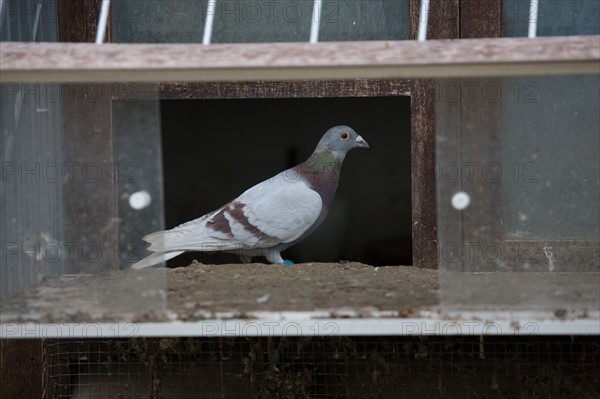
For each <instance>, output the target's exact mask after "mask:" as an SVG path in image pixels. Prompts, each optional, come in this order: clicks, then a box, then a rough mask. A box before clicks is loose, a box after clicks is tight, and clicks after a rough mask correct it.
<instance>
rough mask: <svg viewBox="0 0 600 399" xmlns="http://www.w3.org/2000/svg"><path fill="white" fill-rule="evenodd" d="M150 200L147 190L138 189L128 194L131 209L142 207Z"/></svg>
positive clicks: (148, 203)
mask: <svg viewBox="0 0 600 399" xmlns="http://www.w3.org/2000/svg"><path fill="white" fill-rule="evenodd" d="M151 202H152V197H151V196H150V194H149V193H148V191H146V190H143V191H138V192H135V193H133V194H131V195H130V196H129V206H131V207H132V208H133V209H144V208H145V207H147V206H148V205H150V203H151Z"/></svg>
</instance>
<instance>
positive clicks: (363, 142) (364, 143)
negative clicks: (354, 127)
mask: <svg viewBox="0 0 600 399" xmlns="http://www.w3.org/2000/svg"><path fill="white" fill-rule="evenodd" d="M356 144H358V146H359V147H362V148H369V143H367V141H366V140H365V139H363V138H362V136H358V137H357V138H356Z"/></svg>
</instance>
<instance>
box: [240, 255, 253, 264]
mask: <svg viewBox="0 0 600 399" xmlns="http://www.w3.org/2000/svg"><path fill="white" fill-rule="evenodd" d="M238 256H239V257H240V260H241V261H242V263H250V262H252V256H250V255H238Z"/></svg>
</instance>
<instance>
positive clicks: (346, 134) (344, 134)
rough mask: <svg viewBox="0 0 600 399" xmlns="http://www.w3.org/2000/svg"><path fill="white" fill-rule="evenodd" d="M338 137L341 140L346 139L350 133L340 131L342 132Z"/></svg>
mask: <svg viewBox="0 0 600 399" xmlns="http://www.w3.org/2000/svg"><path fill="white" fill-rule="evenodd" d="M340 137H341V139H342V140H348V137H350V135H349V134H348V132H342V134H340Z"/></svg>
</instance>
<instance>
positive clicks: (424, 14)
mask: <svg viewBox="0 0 600 399" xmlns="http://www.w3.org/2000/svg"><path fill="white" fill-rule="evenodd" d="M428 19H429V0H421V13H420V14H419V36H418V40H419V41H420V42H424V41H425V40H427V22H428Z"/></svg>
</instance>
